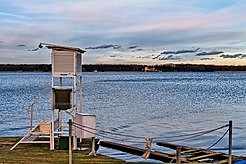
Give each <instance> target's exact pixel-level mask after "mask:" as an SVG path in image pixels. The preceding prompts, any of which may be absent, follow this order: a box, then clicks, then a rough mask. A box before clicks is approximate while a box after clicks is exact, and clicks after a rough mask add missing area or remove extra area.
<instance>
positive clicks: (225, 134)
mask: <svg viewBox="0 0 246 164" xmlns="http://www.w3.org/2000/svg"><path fill="white" fill-rule="evenodd" d="M228 132H229V129H228V130H227V131H226V132H225V133H224V134H223V135H222V136H221V137H220V138H219V139H218V140H217V141H216V142H215V143H214V144H213V145H211V146H209V147H208V148H207V150H210V149H211V148H212V147H214V146H215V145H217V144H218V143H219V142H220V141H221V140H222V139H223V138H224V137H225V135H226V134H227V133H228Z"/></svg>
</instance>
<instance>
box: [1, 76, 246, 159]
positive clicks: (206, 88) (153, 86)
mask: <svg viewBox="0 0 246 164" xmlns="http://www.w3.org/2000/svg"><path fill="white" fill-rule="evenodd" d="M70 82H71V80H70ZM245 82H246V73H144V72H142V73H105V72H97V73H84V76H83V111H84V112H86V113H91V114H96V115H97V127H98V129H100V130H106V131H110V132H116V133H122V134H128V135H135V136H142V137H153V138H158V137H164V136H170V135H179V134H189V133H193V132H197V131H202V130H208V129H213V128H217V127H220V126H223V125H225V124H227V123H228V121H229V120H233V153H234V154H236V155H246V141H245V137H246V126H245V125H246V119H245V117H246V109H245V107H246V97H245V96H246V84H245ZM67 83H69V80H68V81H67ZM50 87H51V74H50V73H0V117H1V119H0V136H23V135H25V134H26V132H27V131H28V128H29V115H28V109H29V107H30V104H31V102H32V101H33V100H34V99H35V98H36V97H37V96H38V95H39V94H40V93H41V92H42V94H40V95H41V98H40V99H39V100H38V101H37V102H36V110H35V123H38V122H39V121H41V120H44V119H46V120H47V119H49V118H50V117H51V116H50V115H51V112H50V98H51V96H50V94H51V93H50ZM225 131H226V129H222V130H220V131H216V132H213V133H211V134H209V135H206V136H202V137H198V138H195V139H192V140H186V141H180V142H175V143H180V144H184V145H188V146H194V147H202V148H207V147H209V146H210V145H212V144H213V143H214V142H215V141H216V140H218V139H219V138H220V136H222V135H223V133H224V132H225ZM108 137H111V138H112V136H108ZM100 138H103V137H100ZM113 138H117V139H118V140H121V143H126V144H130V145H133V146H137V147H140V148H144V146H145V144H144V143H139V142H143V141H144V140H142V139H136V138H131V139H129V138H124V137H115V136H113ZM103 140H112V139H109V138H103ZM227 140H228V137H227V136H226V137H225V139H223V140H222V141H221V142H220V143H219V144H217V145H216V146H215V148H214V149H216V151H217V150H218V151H223V152H227V145H228V144H227ZM112 141H113V140H112ZM132 141H134V142H132ZM156 141H165V140H163V139H158V140H154V142H156ZM191 141H192V142H191ZM118 142H119V141H118ZM153 150H158V151H169V150H168V149H164V148H161V147H158V146H155V145H154V144H153ZM99 153H102V154H105V155H111V156H114V157H117V158H121V159H124V160H131V161H143V160H142V159H141V158H139V157H137V156H133V155H129V154H126V153H122V152H118V151H114V150H113V151H112V150H110V149H105V148H100V149H99Z"/></svg>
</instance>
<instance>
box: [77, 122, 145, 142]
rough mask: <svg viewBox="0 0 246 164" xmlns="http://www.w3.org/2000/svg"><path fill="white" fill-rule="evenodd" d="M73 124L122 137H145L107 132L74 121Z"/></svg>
mask: <svg viewBox="0 0 246 164" xmlns="http://www.w3.org/2000/svg"><path fill="white" fill-rule="evenodd" d="M74 124H75V125H78V126H82V127H85V128H88V129H91V130H96V131H100V132H103V133H107V134H112V135H118V136H123V137H130V138H140V139H145V137H140V136H133V135H127V134H120V133H114V132H108V131H104V130H99V129H95V128H91V127H88V126H85V125H80V124H77V123H74Z"/></svg>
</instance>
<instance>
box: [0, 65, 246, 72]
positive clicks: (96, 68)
mask: <svg viewBox="0 0 246 164" xmlns="http://www.w3.org/2000/svg"><path fill="white" fill-rule="evenodd" d="M50 71H51V64H0V72H50ZM82 71H83V72H110V71H112V72H118V71H123V72H132V71H134V72H220V71H221V72H230V71H231V72H237V71H238V72H239V71H240V72H246V66H226V65H221V66H220V65H200V64H163V65H135V64H130V65H125V64H85V65H82Z"/></svg>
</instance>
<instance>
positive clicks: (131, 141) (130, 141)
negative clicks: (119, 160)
mask: <svg viewBox="0 0 246 164" xmlns="http://www.w3.org/2000/svg"><path fill="white" fill-rule="evenodd" d="M74 124H75V123H74ZM73 126H74V127H76V128H79V129H80V130H83V131H85V132H88V133H91V134H94V135H98V136H101V137H104V138H108V139H112V140H115V141H123V142H129V143H145V142H140V141H133V140H121V139H116V138H112V137H108V136H105V135H102V134H98V133H94V132H91V131H89V130H86V129H84V128H81V127H79V126H77V125H73ZM91 129H92V130H94V129H93V128H91Z"/></svg>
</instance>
